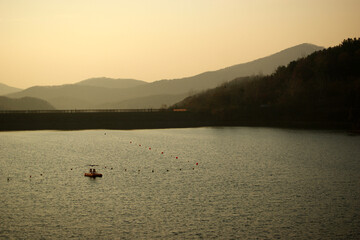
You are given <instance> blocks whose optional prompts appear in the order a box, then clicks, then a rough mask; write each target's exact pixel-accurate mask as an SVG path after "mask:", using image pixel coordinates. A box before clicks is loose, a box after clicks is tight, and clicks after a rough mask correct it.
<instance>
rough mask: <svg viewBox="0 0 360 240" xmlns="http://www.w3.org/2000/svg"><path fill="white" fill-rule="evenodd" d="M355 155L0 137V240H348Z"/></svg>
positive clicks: (332, 141)
mask: <svg viewBox="0 0 360 240" xmlns="http://www.w3.org/2000/svg"><path fill="white" fill-rule="evenodd" d="M359 146H360V138H359V137H351V136H347V135H346V134H345V133H342V132H327V131H305V130H283V129H272V128H245V127H244V128H242V127H236V128H196V129H162V130H135V131H109V130H92V131H69V132H61V131H29V132H1V133H0V166H1V172H2V174H1V176H0V195H1V198H0V211H1V217H0V238H1V239H59V238H75V239H79V238H80V239H82V238H89V239H95V238H102V239H104V238H105V239H141V238H148V239H149V238H159V239H212V238H217V239H359V238H360V200H359V199H360V161H359V157H360V147H359ZM150 148H151V149H150ZM196 163H198V165H196ZM89 164H98V165H99V166H98V167H96V168H97V170H98V171H99V172H101V173H102V174H103V178H97V179H91V178H86V177H84V172H86V171H88V168H89V167H88V165H89ZM30 176H31V177H30Z"/></svg>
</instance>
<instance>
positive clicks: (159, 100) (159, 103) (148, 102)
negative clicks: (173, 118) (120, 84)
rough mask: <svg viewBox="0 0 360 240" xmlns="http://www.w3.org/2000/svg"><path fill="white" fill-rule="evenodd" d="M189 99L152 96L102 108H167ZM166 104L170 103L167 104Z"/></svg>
mask: <svg viewBox="0 0 360 240" xmlns="http://www.w3.org/2000/svg"><path fill="white" fill-rule="evenodd" d="M186 97H188V94H162V95H155V96H154V95H152V96H148V97H141V98H135V99H128V100H124V101H120V102H116V103H106V104H103V105H101V106H100V108H105V109H141V108H145V109H149V108H155V107H154V106H156V108H167V107H169V106H170V105H173V104H175V103H177V102H179V101H181V100H183V99H184V98H186ZM165 103H168V105H167V104H165Z"/></svg>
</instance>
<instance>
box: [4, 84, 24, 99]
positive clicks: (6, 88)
mask: <svg viewBox="0 0 360 240" xmlns="http://www.w3.org/2000/svg"><path fill="white" fill-rule="evenodd" d="M22 90H23V89H20V88H16V87H11V86H9V85H6V84H3V83H0V96H1V95H7V94H11V93H15V92H19V91H22Z"/></svg>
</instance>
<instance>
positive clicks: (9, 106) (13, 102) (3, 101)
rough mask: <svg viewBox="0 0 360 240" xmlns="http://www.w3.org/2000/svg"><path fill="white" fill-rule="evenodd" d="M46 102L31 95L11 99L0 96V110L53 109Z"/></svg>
mask: <svg viewBox="0 0 360 240" xmlns="http://www.w3.org/2000/svg"><path fill="white" fill-rule="evenodd" d="M54 109H55V108H54V107H53V106H51V105H50V104H49V103H48V102H46V101H44V100H41V99H37V98H31V97H23V98H20V99H13V98H8V97H3V96H0V110H54Z"/></svg>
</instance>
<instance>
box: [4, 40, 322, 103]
mask: <svg viewBox="0 0 360 240" xmlns="http://www.w3.org/2000/svg"><path fill="white" fill-rule="evenodd" d="M321 49H323V48H322V47H318V46H315V45H312V44H301V45H298V46H295V47H292V48H288V49H285V50H283V51H281V52H278V53H276V54H273V55H270V56H268V57H264V58H261V59H258V60H255V61H252V62H249V63H244V64H238V65H234V66H231V67H228V68H224V69H220V70H217V71H211V72H205V73H202V74H199V75H196V76H193V77H186V78H181V79H174V80H160V81H155V82H152V83H144V82H142V81H139V82H138V81H137V80H130V82H131V84H134V83H136V84H137V83H138V84H139V85H138V86H133V87H128V88H115V87H109V86H111V84H114V82H117V81H116V80H115V79H112V80H110V79H106V78H97V79H88V80H85V81H82V82H80V83H77V84H69V85H62V86H52V87H32V88H29V89H26V90H24V91H21V92H18V93H15V94H10V95H9V96H11V97H24V96H30V97H37V98H41V99H44V100H46V101H48V102H49V103H50V104H52V105H53V106H54V107H55V108H57V109H74V108H105V106H106V108H119V106H125V105H127V106H135V105H136V106H137V108H148V107H151V108H160V107H161V106H163V105H171V104H174V103H175V102H174V101H175V99H176V98H177V97H176V95H177V96H180V95H183V96H184V97H186V96H189V95H191V94H193V93H196V92H199V91H204V90H206V89H209V88H214V87H216V86H218V85H220V84H222V83H224V82H228V81H231V80H233V79H235V78H237V77H242V76H249V75H256V74H259V73H262V74H270V73H272V72H273V71H274V70H275V69H276V68H277V67H279V66H282V65H287V64H288V63H289V62H291V61H293V60H296V59H298V58H301V57H306V56H307V55H309V54H311V53H313V52H314V51H317V50H321ZM89 85H91V86H89ZM169 95H174V96H173V97H169ZM176 101H177V100H176ZM121 102H122V103H121ZM130 102H132V104H130ZM135 102H136V104H135ZM120 103H121V104H120ZM150 103H151V104H150Z"/></svg>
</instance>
